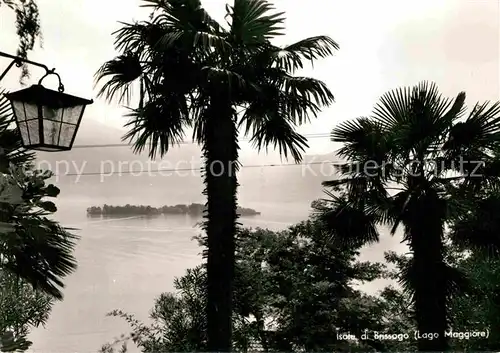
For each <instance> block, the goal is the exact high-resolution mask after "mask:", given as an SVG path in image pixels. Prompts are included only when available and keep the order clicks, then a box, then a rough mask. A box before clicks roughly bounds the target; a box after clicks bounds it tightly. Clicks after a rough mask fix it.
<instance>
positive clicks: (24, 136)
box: [17, 122, 30, 145]
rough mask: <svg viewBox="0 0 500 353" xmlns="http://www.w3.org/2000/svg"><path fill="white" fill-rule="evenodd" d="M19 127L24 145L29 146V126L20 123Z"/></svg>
mask: <svg viewBox="0 0 500 353" xmlns="http://www.w3.org/2000/svg"><path fill="white" fill-rule="evenodd" d="M17 126H18V127H19V132H20V133H21V138H22V140H23V145H29V144H30V139H29V136H28V126H27V125H26V123H25V122H20V123H19V124H18V125H17Z"/></svg>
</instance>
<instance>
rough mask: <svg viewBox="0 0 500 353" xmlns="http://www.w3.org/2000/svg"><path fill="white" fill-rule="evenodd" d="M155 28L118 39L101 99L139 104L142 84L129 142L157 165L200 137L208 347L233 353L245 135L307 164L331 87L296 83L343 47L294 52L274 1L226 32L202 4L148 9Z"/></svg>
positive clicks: (240, 16) (299, 47) (313, 46)
mask: <svg viewBox="0 0 500 353" xmlns="http://www.w3.org/2000/svg"><path fill="white" fill-rule="evenodd" d="M145 5H146V6H150V7H151V8H152V9H153V10H152V13H151V16H150V20H148V21H143V22H138V23H133V24H125V25H124V26H123V27H122V28H121V29H120V30H118V31H117V32H115V35H116V48H117V50H118V51H119V52H121V53H122V54H121V55H120V56H119V57H117V58H116V59H114V60H110V61H108V62H106V63H105V64H104V65H103V66H102V67H101V69H100V70H99V71H98V73H97V79H98V81H99V80H102V79H106V80H107V82H106V83H105V84H104V86H103V87H102V89H101V91H100V95H106V96H107V97H108V98H111V97H119V98H120V99H126V98H127V97H130V88H132V86H133V83H134V82H135V81H138V82H139V87H140V96H139V102H138V106H137V108H135V109H131V111H130V118H131V120H130V122H129V123H128V124H127V127H129V128H130V131H129V132H128V134H126V135H125V136H124V138H125V139H130V140H131V141H133V143H134V150H135V151H137V152H141V151H143V150H144V149H145V148H146V147H148V148H149V155H150V156H151V157H155V156H156V154H157V152H159V154H160V156H163V155H164V154H165V153H167V151H168V149H169V147H170V145H173V144H176V143H178V142H180V141H181V140H182V139H183V135H184V132H185V129H187V128H190V127H193V128H194V136H193V137H194V139H195V140H196V141H197V142H198V143H199V144H200V145H201V146H202V150H203V155H204V157H205V162H206V168H205V173H204V182H205V185H206V189H205V192H204V193H205V194H206V195H207V212H206V219H207V220H206V222H205V223H204V226H205V229H206V235H207V239H208V241H207V246H208V249H207V252H206V256H207V276H208V281H207V285H208V294H207V295H208V304H207V317H208V330H209V331H208V339H209V345H208V347H209V350H210V351H224V352H228V351H231V312H232V309H231V308H232V304H231V303H232V283H233V277H234V261H235V260H234V251H235V243H234V242H235V239H234V237H235V234H236V231H237V218H238V215H237V187H238V181H237V173H236V172H237V170H238V166H239V165H238V150H239V146H238V130H239V128H240V127H241V128H243V131H244V132H245V134H247V135H250V137H251V141H252V142H253V143H254V145H255V146H256V147H257V148H258V149H259V150H261V149H264V148H267V147H268V146H269V145H271V146H273V147H274V148H276V149H278V150H279V152H280V153H281V154H283V155H284V156H285V157H286V158H287V157H288V156H289V155H291V157H292V158H293V159H294V160H295V161H296V162H298V161H301V159H302V152H303V151H304V149H305V147H307V140H306V138H305V137H304V136H302V135H300V134H298V133H297V132H295V127H296V126H297V125H300V124H302V123H304V122H307V121H309V119H310V117H314V116H316V114H317V113H318V112H319V110H320V108H321V107H322V106H327V105H329V104H331V103H332V102H333V95H332V93H331V92H330V91H329V90H328V88H327V87H326V85H325V84H324V83H323V82H321V81H319V80H316V79H312V78H308V77H297V76H295V72H296V70H298V69H301V68H302V67H303V66H304V64H305V63H306V62H310V63H313V62H314V61H316V60H318V59H321V58H325V57H329V56H331V55H332V54H333V53H334V51H335V50H336V49H338V45H337V44H336V43H335V42H334V41H333V40H332V39H331V38H329V37H327V36H316V37H312V38H306V39H304V40H301V41H299V42H297V43H294V44H291V45H289V46H285V47H278V46H276V45H273V44H272V43H271V40H272V39H274V38H275V37H277V36H280V35H282V34H284V31H283V23H284V20H285V17H284V15H283V13H277V12H275V11H274V8H273V6H271V4H270V3H269V2H268V1H265V0H234V2H233V6H230V5H228V6H227V7H226V8H227V16H226V19H227V20H228V22H227V23H228V25H229V27H224V26H223V25H220V24H219V23H217V22H216V21H215V20H214V19H213V18H211V17H210V15H209V14H208V13H207V12H206V11H205V10H204V9H203V7H202V5H201V2H200V0H187V1H179V0H147V1H145Z"/></svg>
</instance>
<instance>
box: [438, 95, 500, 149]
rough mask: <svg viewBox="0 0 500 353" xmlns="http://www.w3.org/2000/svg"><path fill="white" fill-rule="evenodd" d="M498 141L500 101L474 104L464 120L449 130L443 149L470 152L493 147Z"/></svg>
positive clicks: (499, 139)
mask: <svg viewBox="0 0 500 353" xmlns="http://www.w3.org/2000/svg"><path fill="white" fill-rule="evenodd" d="M499 141H500V102H496V103H494V104H491V105H490V104H489V102H485V103H483V104H476V106H475V107H474V109H473V110H472V111H471V113H470V115H469V116H468V118H467V119H466V120H465V121H464V122H460V123H457V124H455V125H454V126H453V128H452V129H451V131H450V136H449V140H448V141H447V142H446V143H445V145H444V146H443V148H444V149H446V150H449V151H455V153H463V152H470V151H472V150H475V149H477V148H479V149H481V150H484V149H495V148H496V147H498V146H499V143H498V142H499Z"/></svg>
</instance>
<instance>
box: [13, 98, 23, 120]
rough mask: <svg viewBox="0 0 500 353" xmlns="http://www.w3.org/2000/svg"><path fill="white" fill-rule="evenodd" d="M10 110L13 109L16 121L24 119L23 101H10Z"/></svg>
mask: <svg viewBox="0 0 500 353" xmlns="http://www.w3.org/2000/svg"><path fill="white" fill-rule="evenodd" d="M12 110H14V115H15V117H16V120H17V121H26V115H25V114H24V103H23V102H12Z"/></svg>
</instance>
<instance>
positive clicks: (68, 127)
mask: <svg viewBox="0 0 500 353" xmlns="http://www.w3.org/2000/svg"><path fill="white" fill-rule="evenodd" d="M75 133H76V125H72V124H64V123H62V124H61V135H60V138H59V143H58V145H59V146H62V147H69V146H70V145H71V141H72V140H73V136H74V135H75Z"/></svg>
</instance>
